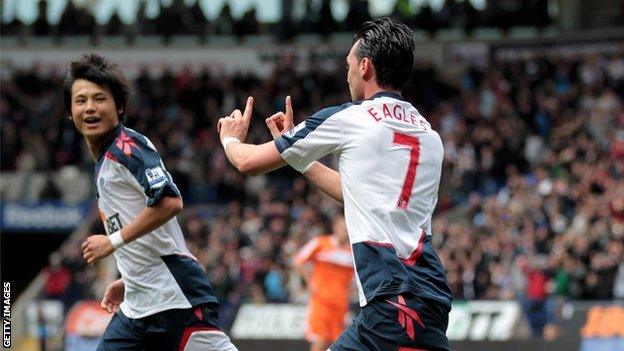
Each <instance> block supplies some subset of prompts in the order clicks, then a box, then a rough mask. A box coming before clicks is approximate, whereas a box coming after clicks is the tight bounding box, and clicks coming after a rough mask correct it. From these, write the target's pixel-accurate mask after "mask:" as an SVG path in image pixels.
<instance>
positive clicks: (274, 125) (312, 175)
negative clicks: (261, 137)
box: [265, 96, 342, 202]
mask: <svg viewBox="0 0 624 351" xmlns="http://www.w3.org/2000/svg"><path fill="white" fill-rule="evenodd" d="M284 105H285V106H286V112H281V111H280V112H277V113H275V114H274V115H273V116H271V117H269V118H267V119H266V120H265V122H266V125H267V127H268V128H269V131H270V132H271V135H272V136H273V139H277V138H279V137H280V136H282V134H284V133H286V132H287V131H289V130H290V129H292V128H293V127H294V126H295V124H294V122H293V108H292V101H291V99H290V96H287V97H286V100H285V101H284ZM303 175H304V176H305V177H306V178H308V180H310V181H311V182H312V183H314V184H316V186H318V187H319V188H320V189H321V190H323V192H325V193H326V194H327V195H329V196H331V197H332V198H334V199H335V200H336V201H338V202H342V188H341V186H340V173H338V172H336V171H334V170H333V169H331V168H329V167H326V166H325V165H323V164H322V163H320V162H316V161H315V162H314V163H313V164H312V165H310V167H308V169H307V170H306V171H304V172H303Z"/></svg>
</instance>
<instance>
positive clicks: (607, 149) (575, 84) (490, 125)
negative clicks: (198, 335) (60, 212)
mask: <svg viewBox="0 0 624 351" xmlns="http://www.w3.org/2000/svg"><path fill="white" fill-rule="evenodd" d="M345 74H346V72H345V69H344V65H343V64H337V65H336V68H334V69H329V68H327V67H326V66H325V65H314V64H312V65H311V66H310V67H309V69H307V70H303V71H298V70H295V69H294V68H293V66H292V64H291V62H290V61H288V60H283V61H282V62H280V63H279V64H277V65H276V67H275V69H274V71H273V73H272V74H271V75H270V76H269V77H268V78H259V77H257V76H254V75H253V74H251V73H245V74H235V75H232V76H226V75H224V74H223V73H220V72H212V71H210V70H209V69H207V68H206V69H204V70H200V71H198V72H193V71H191V69H190V68H187V69H181V70H179V71H173V70H165V71H163V72H159V73H158V74H154V73H153V72H152V73H150V72H149V71H148V69H147V67H145V69H144V70H143V73H141V74H140V75H139V76H138V77H137V78H136V79H134V81H133V96H132V98H131V101H130V105H129V107H128V110H127V116H128V121H127V125H128V126H130V127H132V128H134V129H136V130H138V131H140V132H142V133H144V134H146V135H147V136H148V137H149V138H150V139H151V140H152V141H153V142H154V144H155V145H156V147H157V149H158V150H159V151H160V153H161V155H162V157H163V160H164V161H165V165H166V166H167V168H168V170H169V171H170V172H171V173H172V175H173V177H174V180H175V181H176V183H177V184H178V186H179V187H180V190H181V192H182V194H183V197H184V199H185V202H186V204H187V206H186V207H185V211H184V214H183V215H182V216H181V223H182V225H183V229H184V232H185V235H186V238H187V244H188V246H189V248H190V249H191V251H192V252H193V253H194V254H195V255H196V256H197V258H198V259H199V261H200V262H201V263H202V264H203V265H204V266H205V267H206V268H207V271H208V273H209V276H210V279H211V282H212V283H213V286H214V288H215V292H216V293H217V294H218V295H219V297H220V299H221V301H222V303H223V310H222V314H223V318H224V321H225V322H226V323H228V322H231V321H232V316H233V314H234V312H235V311H236V308H237V306H239V305H240V304H241V303H242V302H249V301H251V302H257V303H262V302H267V301H270V302H287V301H294V302H301V301H304V300H305V299H306V293H305V287H304V286H303V285H302V283H301V280H300V279H299V278H298V277H296V276H295V275H294V273H293V271H292V270H291V269H290V268H289V265H290V263H291V259H292V256H293V254H294V253H295V252H296V250H297V249H298V248H299V247H301V246H302V245H303V244H304V243H305V242H306V241H307V240H309V239H310V238H311V237H313V236H315V235H317V234H320V233H325V232H327V231H328V230H329V229H328V223H329V221H330V220H331V218H332V217H333V215H334V214H335V213H336V212H338V211H341V208H340V207H339V206H338V204H337V203H335V202H334V201H333V200H331V199H329V198H328V197H326V196H325V195H323V194H322V193H321V192H320V191H319V190H317V189H316V188H314V187H313V186H311V185H310V184H308V183H307V182H306V181H305V179H303V178H302V177H301V176H300V175H298V174H297V173H296V172H294V171H292V170H290V169H283V170H280V171H277V172H274V173H271V174H269V175H267V176H261V177H256V178H250V177H244V176H241V175H240V174H238V172H237V171H235V170H234V169H233V168H232V167H231V166H229V164H228V162H227V161H226V160H225V158H224V157H225V156H224V153H223V152H222V150H221V146H220V144H219V142H218V137H217V134H216V132H215V130H214V127H215V122H216V119H217V118H219V117H220V116H222V115H225V114H227V113H229V112H230V111H231V110H232V109H234V108H236V107H241V106H242V105H243V102H244V100H245V98H246V97H247V96H248V95H253V96H254V97H255V106H254V108H255V110H254V115H253V120H252V126H251V128H250V136H249V140H251V141H254V142H264V141H267V140H269V139H270V135H269V134H268V131H267V130H266V127H265V126H264V118H266V117H267V116H270V115H271V114H272V113H274V112H275V111H277V110H280V109H282V108H283V100H284V97H285V96H286V95H287V94H290V95H291V96H292V98H293V104H294V109H295V117H296V120H297V121H301V120H303V119H304V118H305V116H307V115H310V114H311V113H313V112H314V111H316V110H318V109H320V108H322V107H324V106H329V105H335V104H339V103H342V102H344V101H348V99H349V96H348V90H347V87H346V82H345ZM61 81H62V76H61V73H60V72H46V73H44V72H41V71H40V69H39V68H37V67H33V68H32V69H30V70H26V71H16V72H14V74H13V75H12V76H11V77H10V79H6V80H4V81H2V86H3V90H2V93H1V100H0V115H1V118H2V141H1V142H2V145H1V146H2V150H1V153H2V155H1V156H2V158H1V159H2V165H1V166H2V170H3V171H8V170H23V171H47V170H51V169H59V168H61V167H64V166H67V165H75V166H78V167H80V168H82V169H83V170H86V171H89V170H90V169H92V168H93V162H92V160H90V159H89V156H88V154H87V153H86V152H85V150H84V147H83V146H82V140H80V138H79V136H78V134H77V133H75V132H74V130H73V129H74V127H73V125H72V124H71V123H70V121H69V120H68V119H67V117H66V112H65V111H64V109H63V106H62V102H61V101H62V99H61V89H60V83H61ZM404 96H405V97H406V98H407V99H408V100H409V101H412V102H413V103H414V105H415V106H416V107H417V108H418V109H419V111H420V112H421V113H422V114H423V115H424V116H425V117H427V118H428V119H429V121H430V122H431V123H432V125H433V126H434V127H435V129H436V130H438V131H439V133H440V134H441V137H442V140H443V141H444V144H445V152H446V157H445V161H444V169H443V175H442V183H441V187H440V199H439V205H438V211H437V213H436V215H435V216H434V229H433V243H434V245H435V246H436V247H437V249H438V253H439V255H440V258H441V259H442V261H443V263H444V266H445V267H446V270H447V277H448V280H449V284H450V285H451V288H452V290H453V293H454V295H455V298H456V299H518V300H519V301H521V302H522V304H523V306H524V307H525V308H526V311H527V315H528V316H529V320H530V321H531V322H532V323H531V326H532V327H533V330H534V332H535V333H536V334H541V333H542V332H543V330H551V329H548V328H546V329H544V328H545V327H551V326H556V325H557V324H558V323H559V322H560V321H561V316H560V315H559V312H558V311H559V310H560V309H559V308H558V306H560V304H561V303H562V302H563V301H566V300H570V299H590V300H593V299H606V300H608V299H614V298H619V299H622V298H624V263H623V262H624V246H623V242H624V105H623V100H622V96H624V58H623V57H622V56H621V55H614V56H608V55H590V56H582V57H581V56H576V57H569V58H560V57H559V58H555V57H538V58H534V59H527V60H521V61H509V62H497V63H491V64H488V65H486V66H485V68H478V67H474V66H462V65H459V64H457V65H451V67H449V68H447V69H445V70H444V71H441V70H439V69H436V68H434V67H432V66H431V65H429V64H425V63H419V64H418V65H417V68H416V69H415V71H414V73H413V76H412V78H411V79H410V81H409V83H408V85H407V87H406V88H405V90H404ZM325 162H327V163H328V164H334V163H335V160H333V159H331V158H329V159H327V160H325ZM79 244H80V243H79V242H68V243H66V244H65V245H64V246H63V248H62V249H61V250H60V257H58V256H55V257H54V258H53V261H52V262H51V265H50V268H48V270H49V274H50V277H51V278H50V284H51V285H52V286H51V287H50V289H48V288H46V293H47V294H49V295H50V296H65V297H66V296H67V295H66V294H73V295H70V296H73V297H74V298H78V297H85V296H87V297H94V298H99V296H96V295H95V294H94V291H95V290H97V288H101V287H97V286H96V288H94V285H93V282H96V281H98V276H99V274H100V272H99V271H96V270H95V269H96V268H92V267H90V268H87V267H85V264H84V262H82V260H81V258H80V252H79ZM59 262H60V263H59ZM63 267H64V269H65V270H67V271H68V272H69V274H66V273H67V272H63ZM53 273H54V274H53ZM55 274H56V275H59V276H60V277H61V278H62V279H57V278H54V277H55V276H56V275H55ZM65 278H67V279H65ZM59 285H60V286H59ZM63 288H65V289H66V290H63ZM64 294H65V295H64Z"/></svg>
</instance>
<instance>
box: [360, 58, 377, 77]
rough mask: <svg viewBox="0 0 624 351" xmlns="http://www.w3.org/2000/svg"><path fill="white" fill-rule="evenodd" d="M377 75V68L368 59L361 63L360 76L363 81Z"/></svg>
mask: <svg viewBox="0 0 624 351" xmlns="http://www.w3.org/2000/svg"><path fill="white" fill-rule="evenodd" d="M374 74H375V67H374V66H373V61H371V59H369V58H368V57H364V58H363V59H362V60H361V61H360V75H361V76H362V79H364V80H369V79H371V78H372V77H373V75H374Z"/></svg>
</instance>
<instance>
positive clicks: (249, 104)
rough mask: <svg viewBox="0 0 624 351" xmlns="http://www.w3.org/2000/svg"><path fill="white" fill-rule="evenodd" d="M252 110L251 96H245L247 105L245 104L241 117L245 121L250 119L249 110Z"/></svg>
mask: <svg viewBox="0 0 624 351" xmlns="http://www.w3.org/2000/svg"><path fill="white" fill-rule="evenodd" d="M252 110H253V97H251V96H250V97H248V98H247V105H245V112H244V113H243V118H244V119H245V120H247V121H249V120H251V112H252Z"/></svg>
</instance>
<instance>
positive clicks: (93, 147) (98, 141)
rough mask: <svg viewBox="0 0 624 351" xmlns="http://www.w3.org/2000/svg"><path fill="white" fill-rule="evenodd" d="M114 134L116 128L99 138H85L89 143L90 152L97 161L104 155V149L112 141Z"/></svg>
mask: <svg viewBox="0 0 624 351" xmlns="http://www.w3.org/2000/svg"><path fill="white" fill-rule="evenodd" d="M114 135H115V128H113V129H111V130H110V131H109V132H108V133H107V134H105V135H104V136H102V137H99V138H86V137H85V138H84V139H85V142H86V143H87V149H89V154H91V157H92V158H93V160H94V161H97V160H98V158H99V157H100V156H101V155H102V153H103V152H104V151H105V150H104V149H105V148H106V147H107V146H108V145H109V144H110V143H111V141H112V139H113V137H114Z"/></svg>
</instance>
